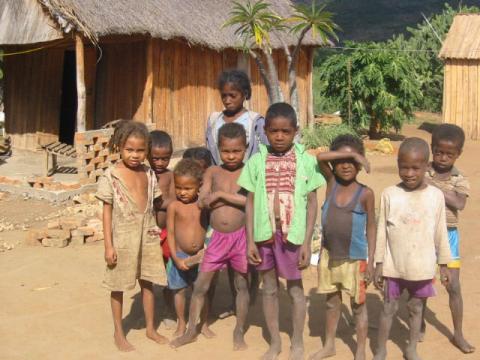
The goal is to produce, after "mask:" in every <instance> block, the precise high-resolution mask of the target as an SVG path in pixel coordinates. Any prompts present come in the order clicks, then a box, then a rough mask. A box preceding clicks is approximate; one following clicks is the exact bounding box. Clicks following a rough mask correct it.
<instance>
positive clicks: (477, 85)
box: [443, 59, 480, 140]
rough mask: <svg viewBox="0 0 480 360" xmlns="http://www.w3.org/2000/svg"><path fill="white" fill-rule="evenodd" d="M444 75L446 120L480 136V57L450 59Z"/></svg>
mask: <svg viewBox="0 0 480 360" xmlns="http://www.w3.org/2000/svg"><path fill="white" fill-rule="evenodd" d="M444 76H445V77H444V89H443V121H444V122H446V123H450V124H455V125H458V126H460V127H461V128H462V129H463V131H465V136H466V138H467V139H473V140H478V139H480V60H456V59H455V60H454V59H448V60H446V63H445V75H444Z"/></svg>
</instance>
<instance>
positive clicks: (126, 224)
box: [95, 166, 166, 291]
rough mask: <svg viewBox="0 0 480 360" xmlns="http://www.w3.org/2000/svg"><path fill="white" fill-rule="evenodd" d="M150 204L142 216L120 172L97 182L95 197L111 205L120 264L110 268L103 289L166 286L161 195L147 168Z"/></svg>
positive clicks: (114, 170)
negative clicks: (158, 207) (142, 283)
mask: <svg viewBox="0 0 480 360" xmlns="http://www.w3.org/2000/svg"><path fill="white" fill-rule="evenodd" d="M146 173H147V178H148V200H147V206H146V209H145V211H144V212H143V213H141V212H140V211H139V209H138V206H137V204H136V203H135V201H134V200H133V198H132V196H131V195H130V194H129V192H128V188H127V186H126V185H125V183H124V182H123V180H122V178H121V177H120V176H119V171H118V169H117V168H116V167H115V166H113V167H110V168H108V169H107V170H106V171H105V173H104V175H102V176H101V177H100V180H99V181H98V190H97V193H96V195H95V196H96V197H97V198H98V199H99V200H101V201H102V202H104V203H107V204H111V205H112V206H113V209H112V242H113V247H114V248H115V251H116V252H117V263H116V264H115V265H114V266H107V268H106V271H105V278H104V281H103V285H104V287H106V288H107V289H109V290H110V291H125V290H131V289H133V288H134V287H135V283H136V280H137V279H141V280H146V281H150V282H152V283H155V284H160V285H163V284H165V283H166V275H165V266H164V263H163V257H162V248H161V247H160V241H159V237H158V234H159V228H158V227H157V224H156V221H155V211H154V207H153V200H154V199H155V198H157V197H159V196H160V195H161V192H160V190H159V188H158V186H157V179H156V177H155V173H154V172H153V171H152V170H151V169H150V168H146Z"/></svg>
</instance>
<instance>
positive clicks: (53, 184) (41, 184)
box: [27, 176, 80, 191]
mask: <svg viewBox="0 0 480 360" xmlns="http://www.w3.org/2000/svg"><path fill="white" fill-rule="evenodd" d="M27 183H28V184H29V185H30V186H31V187H33V188H34V189H45V190H49V191H60V190H76V189H79V188H80V183H78V182H77V183H62V182H59V181H55V180H53V177H52V176H32V177H30V178H27Z"/></svg>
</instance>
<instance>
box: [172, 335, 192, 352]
mask: <svg viewBox="0 0 480 360" xmlns="http://www.w3.org/2000/svg"><path fill="white" fill-rule="evenodd" d="M196 340H197V335H196V334H195V333H193V332H186V333H185V334H184V335H182V336H180V337H178V338H176V339H174V340H172V341H171V342H170V347H172V348H178V347H180V346H183V345H187V344H190V343H192V342H194V341H196Z"/></svg>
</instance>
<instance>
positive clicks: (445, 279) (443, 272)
mask: <svg viewBox="0 0 480 360" xmlns="http://www.w3.org/2000/svg"><path fill="white" fill-rule="evenodd" d="M450 280H451V275H450V270H448V268H447V265H440V281H441V283H442V285H443V286H445V287H447V286H448V284H450Z"/></svg>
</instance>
